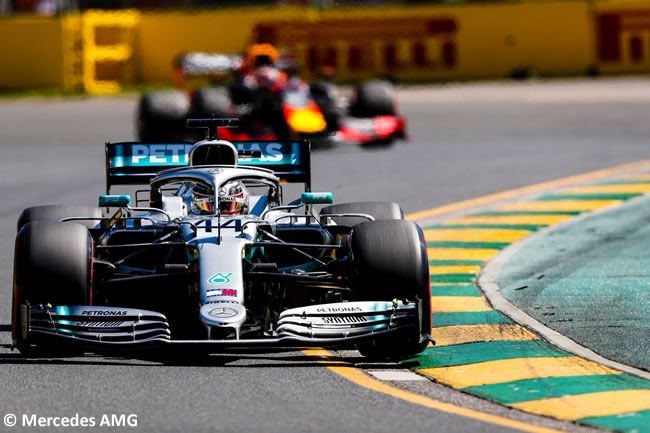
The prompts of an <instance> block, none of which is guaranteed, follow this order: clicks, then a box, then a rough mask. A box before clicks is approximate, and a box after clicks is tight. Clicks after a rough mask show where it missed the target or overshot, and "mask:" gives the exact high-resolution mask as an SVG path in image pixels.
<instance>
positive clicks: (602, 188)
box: [558, 184, 650, 194]
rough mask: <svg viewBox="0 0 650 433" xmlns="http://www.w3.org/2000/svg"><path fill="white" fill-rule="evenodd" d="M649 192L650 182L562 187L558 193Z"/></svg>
mask: <svg viewBox="0 0 650 433" xmlns="http://www.w3.org/2000/svg"><path fill="white" fill-rule="evenodd" d="M646 192H650V184H632V185H629V184H627V185H625V184H624V185H584V186H576V187H574V188H569V189H563V190H562V191H559V192H558V194H643V193H646Z"/></svg>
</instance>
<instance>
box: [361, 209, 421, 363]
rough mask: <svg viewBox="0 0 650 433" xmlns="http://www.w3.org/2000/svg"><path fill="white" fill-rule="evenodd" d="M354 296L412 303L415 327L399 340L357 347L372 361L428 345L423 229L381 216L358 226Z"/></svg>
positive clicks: (375, 342)
mask: <svg viewBox="0 0 650 433" xmlns="http://www.w3.org/2000/svg"><path fill="white" fill-rule="evenodd" d="M349 242H350V254H351V256H352V264H353V268H354V274H355V276H354V279H355V298H356V299H357V300H369V301H376V300H384V301H390V300H393V299H400V300H405V299H406V300H408V301H409V302H416V303H417V305H418V309H419V319H418V322H419V323H418V327H417V329H415V330H413V332H410V333H409V334H408V335H404V336H403V338H399V339H397V338H383V339H377V340H373V341H371V342H369V343H364V344H359V345H357V349H358V350H359V352H361V354H362V355H364V356H366V357H368V358H372V359H399V358H403V357H408V356H411V355H415V354H417V353H420V352H421V351H422V350H424V349H425V348H426V346H427V344H428V341H429V340H428V339H427V338H426V336H427V335H428V334H429V333H430V332H431V290H430V282H429V262H428V258H427V248H426V242H425V240H424V235H423V233H422V229H420V227H419V226H418V225H417V224H415V223H414V222H412V221H405V220H383V221H370V222H366V223H361V224H358V225H356V226H355V227H354V228H353V229H352V232H351V234H350V240H349Z"/></svg>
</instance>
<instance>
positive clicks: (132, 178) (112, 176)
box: [106, 140, 311, 194]
mask: <svg viewBox="0 0 650 433" xmlns="http://www.w3.org/2000/svg"><path fill="white" fill-rule="evenodd" d="M232 144H234V145H235V147H236V148H237V150H238V151H239V161H238V164H239V166H241V167H262V168H266V169H270V170H273V172H274V173H275V175H276V176H278V177H279V178H280V179H281V180H282V181H284V182H289V183H303V184H304V185H305V191H308V192H309V191H311V147H310V143H309V141H306V140H304V141H232ZM192 146H193V145H192V144H190V143H140V142H123V143H106V194H110V192H111V187H112V186H113V185H147V184H149V181H150V180H151V179H153V178H154V177H156V175H157V174H158V173H159V172H161V171H163V170H167V169H170V168H180V167H186V166H188V165H189V160H188V156H189V153H190V149H191V148H192ZM258 152H259V153H258Z"/></svg>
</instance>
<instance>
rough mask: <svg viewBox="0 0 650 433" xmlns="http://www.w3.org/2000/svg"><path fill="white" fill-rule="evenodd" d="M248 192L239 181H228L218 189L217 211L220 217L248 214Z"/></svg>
mask: <svg viewBox="0 0 650 433" xmlns="http://www.w3.org/2000/svg"><path fill="white" fill-rule="evenodd" d="M248 195H249V194H248V191H247V190H246V187H245V186H244V184H243V183H241V182H240V181H230V182H227V183H225V184H223V185H222V186H221V188H219V209H220V211H221V214H222V215H241V214H245V213H246V212H248Z"/></svg>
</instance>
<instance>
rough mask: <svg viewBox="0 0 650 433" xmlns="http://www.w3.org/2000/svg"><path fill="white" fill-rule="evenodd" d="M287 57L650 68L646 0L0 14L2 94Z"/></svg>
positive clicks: (373, 64)
mask: <svg viewBox="0 0 650 433" xmlns="http://www.w3.org/2000/svg"><path fill="white" fill-rule="evenodd" d="M256 40H264V41H266V42H272V43H274V44H276V45H277V46H278V48H280V49H287V50H291V51H292V52H293V53H294V55H295V57H296V59H297V61H298V63H299V64H300V66H301V73H302V75H303V76H304V77H305V78H307V79H313V78H316V77H318V76H319V75H320V74H321V73H322V71H323V70H324V68H326V67H331V68H330V69H333V70H334V71H335V77H336V79H339V80H344V81H350V80H359V79H367V78H371V77H378V76H391V77H395V78H397V79H400V80H407V81H408V80H412V81H426V80H429V81H435V80H462V79H474V78H506V77H511V76H517V75H524V76H525V75H531V74H539V75H540V76H546V77H548V76H566V75H582V74H585V73H588V72H591V71H598V70H599V71H600V72H601V73H617V74H618V73H630V72H631V73H639V72H650V47H649V46H648V45H650V42H649V41H650V0H643V1H637V2H633V1H630V0H627V1H621V0H596V1H588V0H565V1H557V0H552V1H551V0H549V1H545V0H540V1H534V2H523V3H512V2H504V3H489V4H462V5H426V6H404V5H402V6H399V7H397V6H378V7H372V8H369V7H363V8H360V7H359V8H355V7H345V8H334V9H325V10H317V9H313V8H310V7H290V6H287V7H277V8H273V9H269V8H261V7H247V8H233V9H220V10H199V11H174V12H151V13H142V12H139V11H132V10H128V11H120V12H107V11H87V12H84V13H81V14H70V15H65V16H60V17H31V16H12V17H3V18H0V59H2V68H0V90H2V89H16V88H35V87H58V88H63V89H73V88H83V89H84V90H85V91H86V92H88V93H112V92H117V91H119V90H120V85H121V84H124V83H133V82H138V83H151V82H167V83H171V82H172V79H173V75H172V63H173V60H174V58H175V57H176V56H178V55H179V54H182V53H185V52H190V51H207V52H219V53H225V54H234V53H241V52H242V51H243V50H244V49H245V47H246V46H247V45H248V44H249V43H251V42H253V41H256Z"/></svg>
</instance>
